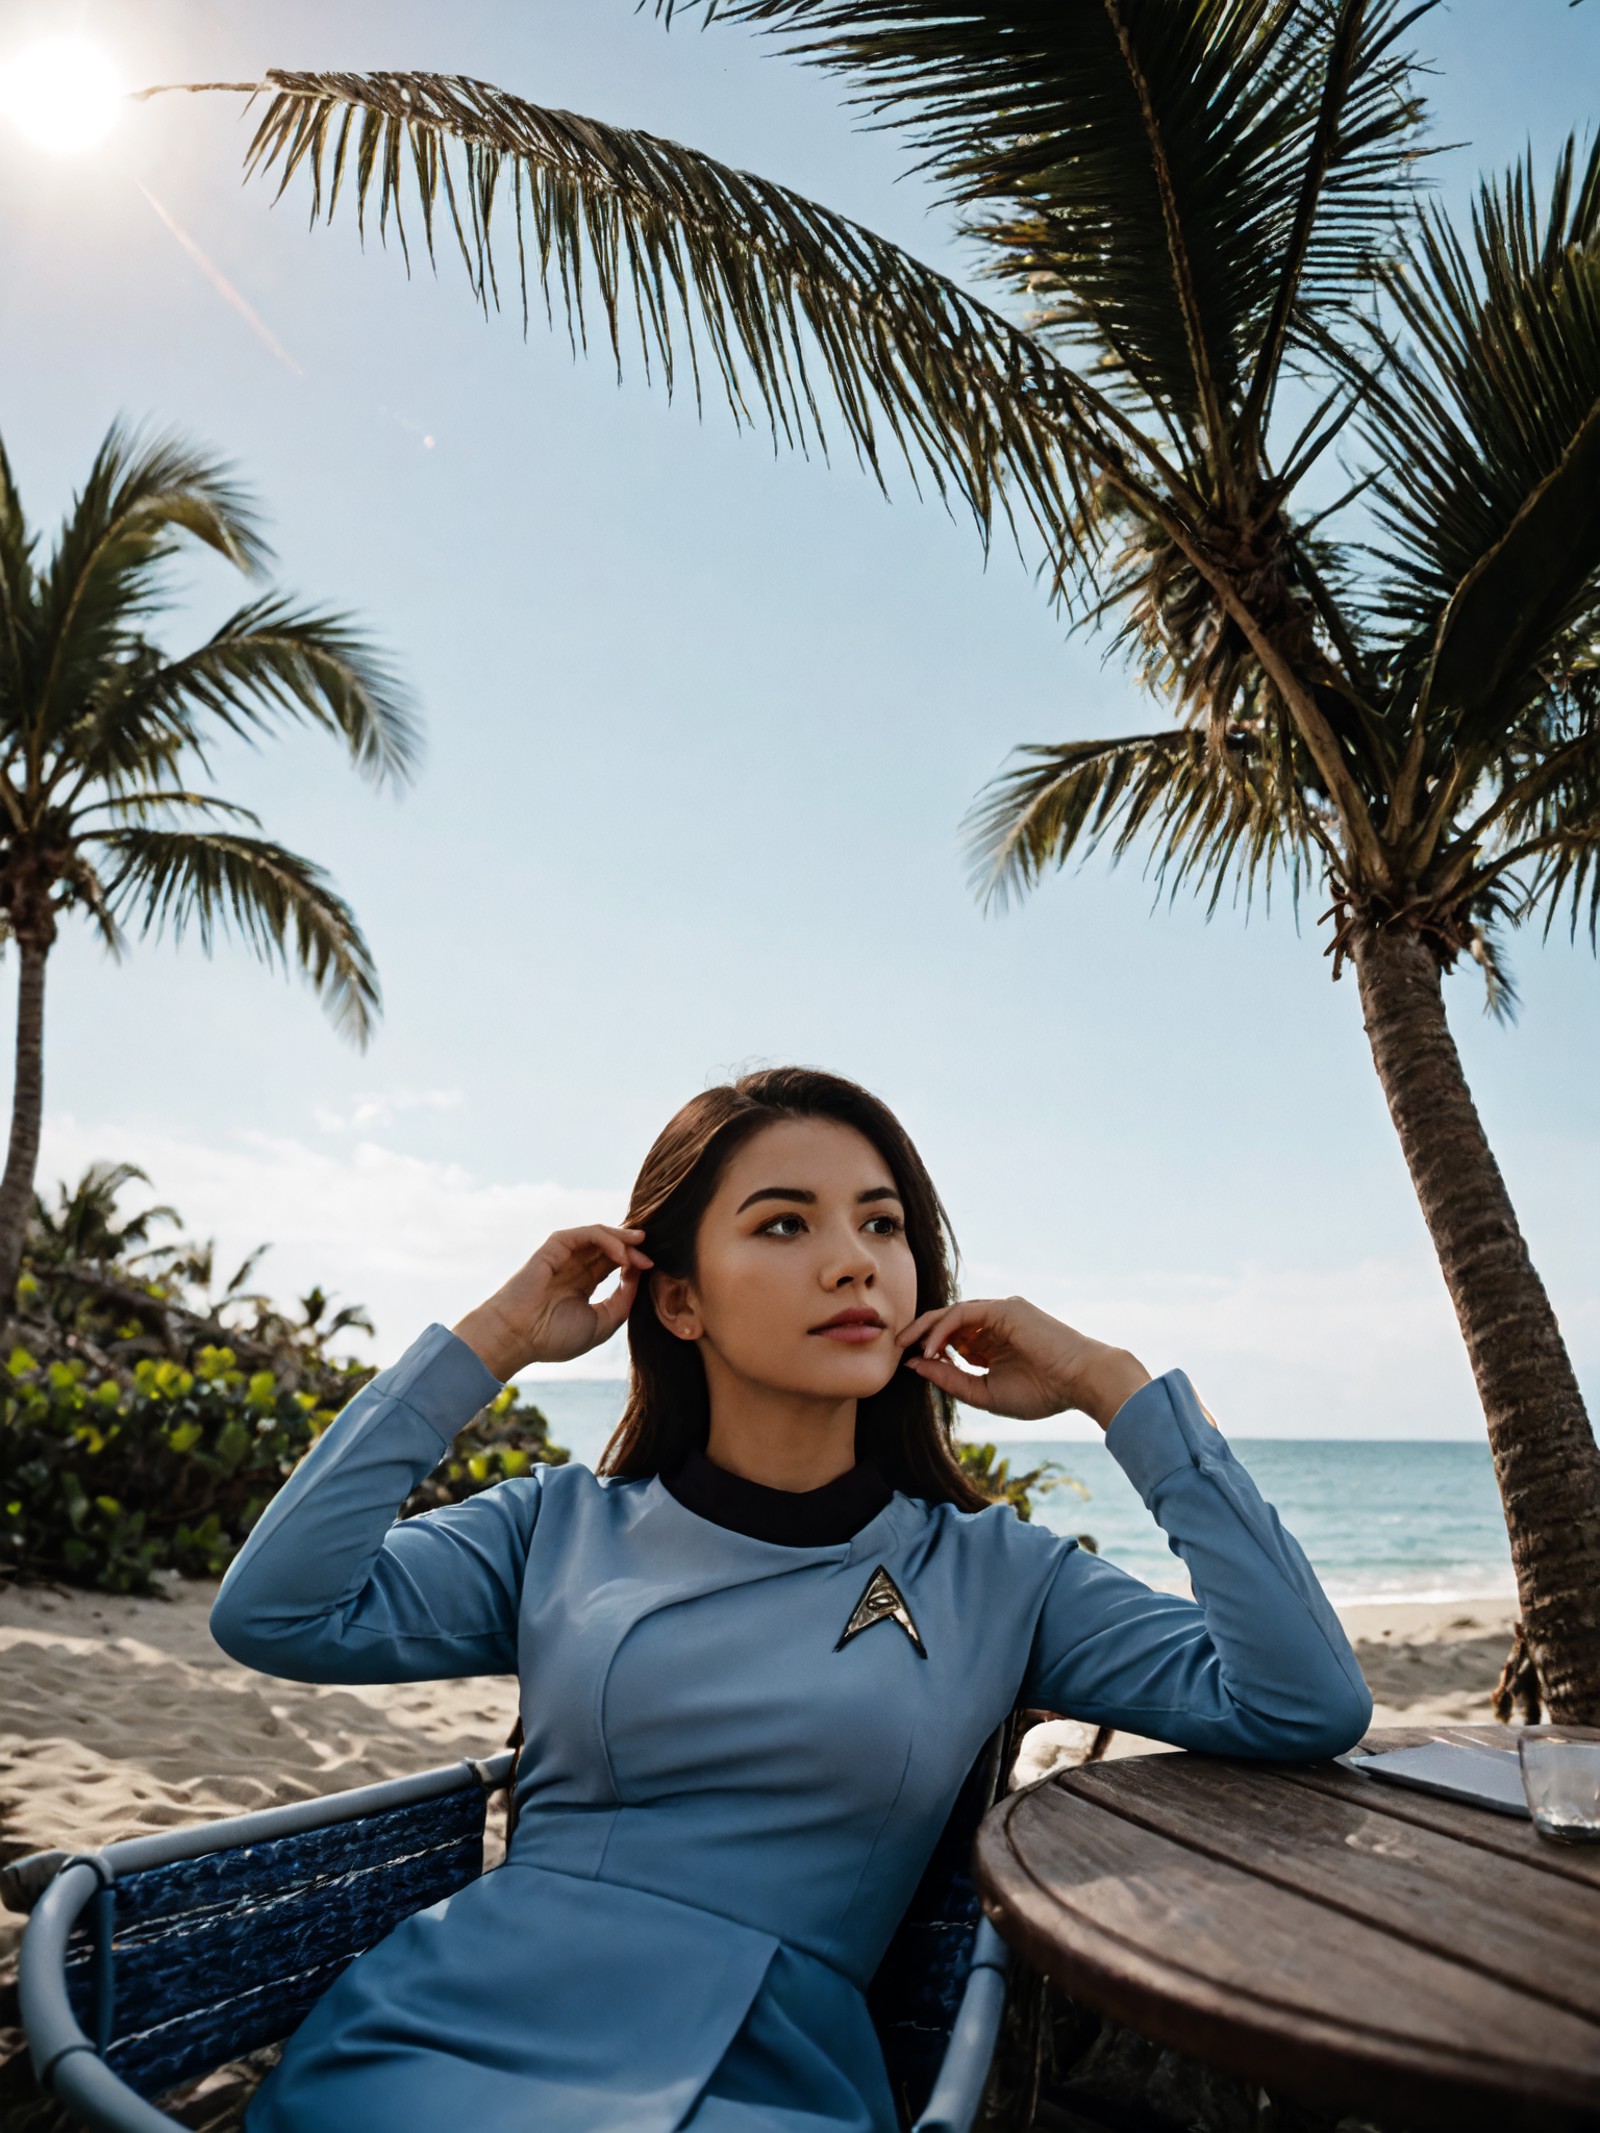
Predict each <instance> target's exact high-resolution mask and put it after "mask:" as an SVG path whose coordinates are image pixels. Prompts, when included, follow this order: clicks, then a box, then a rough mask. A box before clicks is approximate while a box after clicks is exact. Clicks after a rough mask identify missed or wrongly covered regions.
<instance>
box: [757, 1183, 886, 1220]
mask: <svg viewBox="0 0 1600 2133" xmlns="http://www.w3.org/2000/svg"><path fill="white" fill-rule="evenodd" d="M899 1198H900V1195H899V1194H898V1193H897V1192H896V1191H895V1189H894V1187H893V1186H892V1185H869V1186H868V1188H867V1190H866V1191H865V1192H858V1193H857V1194H856V1205H857V1206H858V1207H864V1206H865V1205H866V1203H867V1202H868V1201H869V1200H896V1201H898V1200H899ZM758 1200H798V1201H799V1203H800V1205H801V1206H802V1207H815V1206H816V1204H817V1196H816V1194H815V1193H814V1192H807V1190H806V1188H805V1187H804V1186H803V1185H763V1186H762V1188H761V1190H760V1191H759V1192H753V1193H751V1194H750V1195H749V1197H748V1198H747V1199H743V1200H741V1201H740V1202H739V1204H738V1206H737V1207H736V1208H735V1209H734V1213H735V1214H736V1215H742V1214H743V1213H744V1211H745V1209H746V1208H747V1207H754V1206H755V1204H756V1202H757V1201H758Z"/></svg>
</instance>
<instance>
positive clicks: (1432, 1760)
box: [1339, 1740, 1528, 1822]
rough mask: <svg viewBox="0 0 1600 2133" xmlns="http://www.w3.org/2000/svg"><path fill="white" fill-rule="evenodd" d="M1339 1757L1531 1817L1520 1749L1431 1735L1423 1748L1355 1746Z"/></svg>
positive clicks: (1389, 1780) (1395, 1781)
mask: <svg viewBox="0 0 1600 2133" xmlns="http://www.w3.org/2000/svg"><path fill="white" fill-rule="evenodd" d="M1339 1761H1340V1762H1341V1763H1343V1764H1344V1766H1345V1768H1346V1769H1347V1770H1359V1771H1360V1773H1361V1775H1362V1776H1363V1777H1370V1778H1379V1779H1381V1780H1382V1781H1383V1782H1385V1783H1386V1784H1390V1785H1409V1786H1410V1787H1411V1788H1412V1790H1413V1791H1416V1792H1435V1793H1438V1794H1439V1795H1440V1796H1441V1797H1442V1798H1444V1799H1447V1800H1464V1801H1465V1802H1466V1803H1467V1804H1468V1805H1469V1806H1471V1807H1487V1808H1488V1809H1489V1810H1490V1811H1491V1813H1493V1814H1498V1815H1517V1816H1519V1817H1520V1818H1521V1819H1522V1820H1523V1821H1524V1822H1525V1821H1527V1820H1528V1803H1527V1800H1526V1799H1525V1798H1524V1797H1523V1791H1522V1772H1521V1770H1520V1769H1519V1767H1518V1764H1517V1757H1516V1753H1515V1751H1514V1750H1508V1749H1505V1748H1469V1747H1464V1746H1461V1745H1459V1744H1458V1743H1456V1742H1454V1741H1442V1740H1435V1741H1429V1742H1428V1743H1427V1744H1426V1745H1425V1746H1424V1747H1421V1748H1391V1749H1389V1750H1388V1751H1387V1752H1386V1753H1384V1754H1382V1755H1362V1754H1360V1753H1359V1752H1352V1753H1351V1754H1349V1755H1341V1756H1340V1757H1339Z"/></svg>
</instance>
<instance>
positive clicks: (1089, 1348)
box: [897, 1296, 1150, 1429]
mask: <svg viewBox="0 0 1600 2133" xmlns="http://www.w3.org/2000/svg"><path fill="white" fill-rule="evenodd" d="M897 1338H898V1341H899V1344H900V1346H901V1347H902V1348H911V1347H913V1346H916V1345H920V1348H921V1353H920V1354H916V1355H908V1356H907V1357H906V1368H907V1369H908V1370H914V1371H915V1372H916V1374H917V1376H918V1377H919V1378H924V1379H926V1381H927V1382H928V1383H929V1384H930V1385H937V1386H938V1388H939V1390H940V1391H941V1392H947V1393H950V1394H951V1395H952V1396H953V1397H954V1398H955V1399H958V1400H964V1401H965V1402H966V1404H967V1405H968V1406H969V1407H981V1408H983V1409H984V1410H985V1411H986V1412H987V1413H989V1414H994V1415H1009V1416H1010V1417H1011V1418H1012V1419H1013V1420H1014V1421H1018V1422H1038V1421H1042V1420H1043V1419H1044V1417H1045V1416H1046V1415H1059V1414H1061V1413H1063V1412H1064V1411H1065V1410H1066V1409H1067V1408H1069V1407H1075V1408H1080V1409H1081V1410H1082V1411H1083V1413H1085V1414H1087V1415H1092V1416H1093V1417H1094V1419H1095V1421H1096V1422H1098V1423H1099V1425H1100V1427H1101V1428H1102V1429H1105V1428H1107V1427H1108V1426H1109V1425H1110V1423H1111V1421H1112V1419H1113V1417H1114V1416H1115V1414H1116V1412H1117V1409H1118V1408H1119V1407H1121V1405H1122V1404H1123V1402H1124V1401H1125V1400H1127V1399H1130V1398H1131V1397H1132V1395H1133V1394H1134V1393H1136V1392H1137V1391H1138V1390H1139V1388H1140V1386H1141V1385H1148V1384H1149V1382H1150V1373H1149V1371H1148V1370H1146V1369H1145V1367H1144V1365H1143V1363H1141V1362H1140V1361H1139V1359H1138V1357H1137V1356H1133V1355H1130V1354H1129V1353H1128V1351H1127V1349H1126V1348H1112V1347H1110V1346H1108V1345H1107V1343H1106V1342H1105V1341H1097V1340H1094V1339H1092V1338H1091V1337H1090V1336H1089V1335H1088V1334H1087V1333H1079V1332H1077V1331H1076V1330H1075V1329H1074V1328H1073V1327H1071V1326H1067V1325H1063V1324H1062V1322H1061V1320H1060V1319H1059V1318H1052V1317H1051V1316H1050V1315H1049V1313H1048V1312H1047V1311H1041V1310H1040V1309H1039V1307H1038V1305H1037V1304H1031V1303H1029V1302H1028V1301H1027V1299H1026V1297H1022V1296H1007V1297H1004V1298H1002V1299H998V1300H995V1299H979V1300H975V1301H973V1302H971V1303H958V1304H947V1305H945V1307H944V1308H943V1309H942V1310H939V1311H924V1312H923V1314H922V1316H921V1317H920V1318H914V1319H913V1320H912V1321H911V1324H910V1325H909V1326H907V1327H906V1328H905V1329H904V1330H903V1331H902V1332H901V1333H900V1334H899V1335H898V1336H897ZM952 1350H953V1351H954V1353H955V1354H956V1355H959V1356H960V1357H961V1358H962V1361H963V1362H966V1363H968V1364H971V1365H974V1366H975V1369H967V1370H963V1369H962V1368H961V1367H960V1366H959V1365H958V1364H956V1363H953V1362H952V1361H950V1359H949V1353H950V1351H952ZM978 1372H981V1373H982V1375H978V1374H977V1373H978Z"/></svg>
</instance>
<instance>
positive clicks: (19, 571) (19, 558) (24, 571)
mask: <svg viewBox="0 0 1600 2133" xmlns="http://www.w3.org/2000/svg"><path fill="white" fill-rule="evenodd" d="M33 545H34V544H33V535H32V533H31V532H30V531H29V529H28V521H27V517H26V515H25V513H24V511H23V508H22V498H21V497H20V496H19V495H18V494H17V485H16V481H15V478H14V477H13V475H12V472H11V461H10V459H9V457H8V456H7V453H6V449H5V446H4V444H0V740H3V738H4V737H5V736H6V735H8V734H10V733H11V732H12V731H13V730H14V728H15V726H16V723H17V718H18V714H19V711H20V708H21V701H22V695H23V688H24V678H25V676H26V673H27V669H28V651H29V645H30V640H31V638H32V635H33V603H34V582H33Z"/></svg>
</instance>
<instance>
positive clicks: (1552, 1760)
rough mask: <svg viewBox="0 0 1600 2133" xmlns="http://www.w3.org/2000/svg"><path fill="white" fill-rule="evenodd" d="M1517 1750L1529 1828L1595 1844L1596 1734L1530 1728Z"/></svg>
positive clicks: (1599, 1834)
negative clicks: (1574, 1736)
mask: <svg viewBox="0 0 1600 2133" xmlns="http://www.w3.org/2000/svg"><path fill="white" fill-rule="evenodd" d="M1517 1756H1518V1759H1519V1761H1520V1762H1521V1764H1522V1790H1523V1792H1524V1793H1525V1794H1526V1796H1527V1801H1528V1812H1529V1814H1531V1815H1532V1817H1533V1826H1534V1828H1535V1829H1537V1830H1539V1831H1540V1832H1541V1834H1542V1835H1544V1836H1546V1837H1555V1838H1557V1839H1558V1840H1559V1841H1560V1842H1562V1843H1564V1844H1600V1740H1571V1739H1569V1738H1567V1737H1566V1736H1565V1735H1564V1734H1561V1733H1554V1732H1546V1731H1544V1730H1543V1729H1541V1730H1540V1731H1538V1732H1537V1733H1535V1732H1532V1731H1530V1732H1527V1733H1524V1734H1522V1735H1521V1737H1520V1738H1519V1739H1518V1741H1517Z"/></svg>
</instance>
